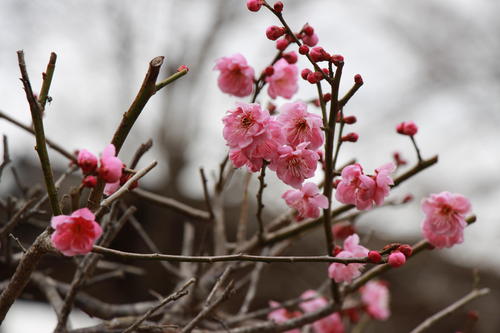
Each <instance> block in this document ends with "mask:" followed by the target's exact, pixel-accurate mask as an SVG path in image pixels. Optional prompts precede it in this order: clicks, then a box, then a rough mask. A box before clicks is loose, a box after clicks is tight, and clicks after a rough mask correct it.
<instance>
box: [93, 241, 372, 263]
mask: <svg viewBox="0 0 500 333" xmlns="http://www.w3.org/2000/svg"><path fill="white" fill-rule="evenodd" d="M92 252H94V253H99V254H104V255H111V256H115V257H119V258H127V259H137V260H152V261H154V260H165V261H171V262H184V261H185V262H208V263H214V262H219V261H221V262H222V261H255V262H267V263H272V262H287V263H296V262H330V263H331V262H337V263H343V264H352V263H367V262H368V258H367V257H360V258H336V257H332V256H327V255H325V256H257V255H251V254H242V253H239V254H228V255H221V256H184V255H173V254H160V253H151V254H146V253H134V252H125V251H119V250H114V249H109V248H106V247H103V246H98V245H94V248H93V250H92Z"/></svg>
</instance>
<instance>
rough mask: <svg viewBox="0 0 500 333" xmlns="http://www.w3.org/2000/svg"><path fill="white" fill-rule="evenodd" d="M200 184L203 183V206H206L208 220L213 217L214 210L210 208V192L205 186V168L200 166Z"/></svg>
mask: <svg viewBox="0 0 500 333" xmlns="http://www.w3.org/2000/svg"><path fill="white" fill-rule="evenodd" d="M200 176H201V184H202V185H203V196H204V198H205V206H206V207H207V210H208V214H209V218H210V220H213V218H214V212H213V210H212V203H211V202H210V194H209V193H208V187H207V177H206V176H205V170H203V168H200Z"/></svg>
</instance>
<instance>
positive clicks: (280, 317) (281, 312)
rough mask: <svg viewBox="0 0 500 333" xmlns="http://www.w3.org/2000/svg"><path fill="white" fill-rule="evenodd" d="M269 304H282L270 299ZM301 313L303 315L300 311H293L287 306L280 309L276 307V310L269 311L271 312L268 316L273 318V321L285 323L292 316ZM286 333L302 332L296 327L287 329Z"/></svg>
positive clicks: (275, 305)
mask: <svg viewBox="0 0 500 333" xmlns="http://www.w3.org/2000/svg"><path fill="white" fill-rule="evenodd" d="M269 305H270V306H271V307H273V308H276V307H279V306H280V304H279V303H278V302H274V301H269ZM300 315H301V313H300V312H299V311H293V312H292V311H289V310H287V309H285V308H280V309H276V310H274V311H271V312H269V314H268V315H267V318H268V319H271V320H272V321H274V322H276V323H278V324H279V323H283V322H285V321H287V320H289V319H291V318H295V317H299V316H300ZM285 333H300V329H299V328H295V329H293V330H288V331H285Z"/></svg>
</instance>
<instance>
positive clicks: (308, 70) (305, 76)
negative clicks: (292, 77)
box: [300, 68, 312, 80]
mask: <svg viewBox="0 0 500 333" xmlns="http://www.w3.org/2000/svg"><path fill="white" fill-rule="evenodd" d="M311 73H312V71H311V70H310V69H309V68H304V69H303V70H302V72H300V76H302V78H303V79H304V80H307V76H308V75H309V74H311Z"/></svg>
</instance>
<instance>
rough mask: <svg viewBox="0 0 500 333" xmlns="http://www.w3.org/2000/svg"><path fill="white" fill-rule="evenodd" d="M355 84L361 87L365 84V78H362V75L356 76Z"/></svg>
mask: <svg viewBox="0 0 500 333" xmlns="http://www.w3.org/2000/svg"><path fill="white" fill-rule="evenodd" d="M354 83H356V84H358V85H361V84H363V78H362V77H361V75H360V74H356V75H354Z"/></svg>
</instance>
